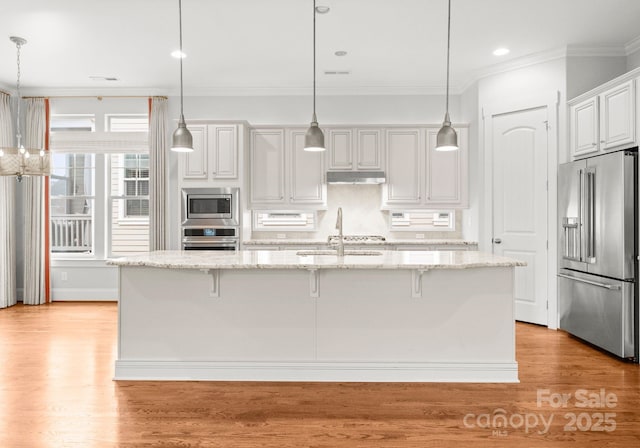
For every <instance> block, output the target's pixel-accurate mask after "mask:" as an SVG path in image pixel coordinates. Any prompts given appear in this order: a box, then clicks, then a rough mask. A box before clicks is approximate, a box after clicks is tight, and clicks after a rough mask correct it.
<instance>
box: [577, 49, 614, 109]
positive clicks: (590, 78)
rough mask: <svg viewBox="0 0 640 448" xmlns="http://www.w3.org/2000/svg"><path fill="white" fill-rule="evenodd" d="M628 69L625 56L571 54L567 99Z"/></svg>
mask: <svg viewBox="0 0 640 448" xmlns="http://www.w3.org/2000/svg"><path fill="white" fill-rule="evenodd" d="M626 71H627V59H626V58H625V57H623V56H615V57H613V56H606V57H605V56H598V57H584V56H580V57H578V56H569V57H568V58H567V99H569V100H570V99H571V98H575V97H576V96H578V95H581V94H583V93H585V92H587V91H589V90H591V89H593V88H594V87H597V86H599V85H600V84H603V83H605V82H607V81H610V80H612V79H613V78H615V77H616V76H619V75H622V74H623V73H625V72H626Z"/></svg>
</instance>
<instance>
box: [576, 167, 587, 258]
mask: <svg viewBox="0 0 640 448" xmlns="http://www.w3.org/2000/svg"><path fill="white" fill-rule="evenodd" d="M584 190H585V188H584V170H582V169H580V170H578V213H579V215H580V216H579V219H580V227H579V229H578V241H579V244H578V248H579V249H578V250H579V251H580V253H579V254H578V260H580V261H585V252H586V250H585V249H586V248H585V247H584V246H585V237H584V236H585V229H584V226H585V222H586V221H585V218H586V216H585V213H584V204H585V200H584V199H585V198H584Z"/></svg>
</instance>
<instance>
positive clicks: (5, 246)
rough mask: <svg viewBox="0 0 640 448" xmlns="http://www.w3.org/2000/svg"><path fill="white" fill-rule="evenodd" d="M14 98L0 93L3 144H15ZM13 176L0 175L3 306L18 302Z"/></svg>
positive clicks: (0, 140)
mask: <svg viewBox="0 0 640 448" xmlns="http://www.w3.org/2000/svg"><path fill="white" fill-rule="evenodd" d="M13 132H14V131H13V127H12V122H11V98H10V97H9V95H7V94H6V93H4V92H0V147H3V146H4V147H8V146H13ZM15 185H16V179H15V178H14V177H13V176H0V308H6V307H8V306H12V305H15V304H16V300H17V297H16V296H17V295H16V244H15V241H16V226H15V223H14V221H13V220H14V217H15V214H16V212H15Z"/></svg>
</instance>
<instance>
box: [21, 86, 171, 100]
mask: <svg viewBox="0 0 640 448" xmlns="http://www.w3.org/2000/svg"><path fill="white" fill-rule="evenodd" d="M167 92H168V89H157V88H138V87H125V88H122V87H105V88H96V87H87V88H84V87H73V88H70V87H34V88H22V96H23V97H27V96H41V97H44V98H55V97H76V98H81V97H101V96H104V97H108V96H120V97H143V96H168V95H167Z"/></svg>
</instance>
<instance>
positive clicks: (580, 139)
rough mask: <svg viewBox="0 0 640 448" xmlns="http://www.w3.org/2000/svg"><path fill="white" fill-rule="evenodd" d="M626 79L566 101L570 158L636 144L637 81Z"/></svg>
mask: <svg viewBox="0 0 640 448" xmlns="http://www.w3.org/2000/svg"><path fill="white" fill-rule="evenodd" d="M628 77H629V76H628V75H625V76H623V77H621V78H619V79H617V80H613V81H611V82H609V83H607V84H605V85H604V86H602V87H600V88H597V89H594V90H592V91H590V92H587V93H586V94H584V95H581V96H579V97H578V98H575V99H574V100H571V101H570V102H569V147H570V149H571V156H572V157H573V158H579V157H583V156H586V155H593V154H596V153H598V152H601V151H606V150H610V149H622V148H625V147H631V146H635V145H636V144H637V126H638V125H637V123H636V118H637V107H638V104H637V99H636V89H637V87H636V85H635V84H636V82H637V80H635V79H627V78H628Z"/></svg>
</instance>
